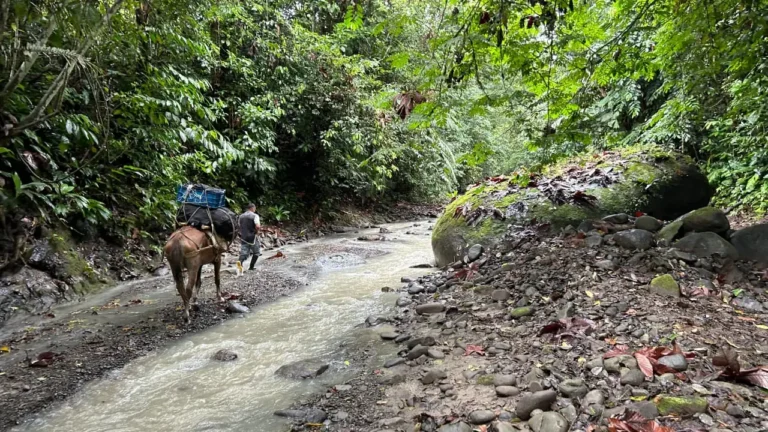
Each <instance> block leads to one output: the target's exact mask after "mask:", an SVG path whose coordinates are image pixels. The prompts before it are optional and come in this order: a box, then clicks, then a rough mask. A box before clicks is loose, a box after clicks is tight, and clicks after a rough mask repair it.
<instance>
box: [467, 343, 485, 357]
mask: <svg viewBox="0 0 768 432" xmlns="http://www.w3.org/2000/svg"><path fill="white" fill-rule="evenodd" d="M472 353H477V354H478V355H482V356H484V355H485V351H484V350H483V347H481V346H480V345H467V348H466V349H465V350H464V355H465V356H468V355H471V354H472Z"/></svg>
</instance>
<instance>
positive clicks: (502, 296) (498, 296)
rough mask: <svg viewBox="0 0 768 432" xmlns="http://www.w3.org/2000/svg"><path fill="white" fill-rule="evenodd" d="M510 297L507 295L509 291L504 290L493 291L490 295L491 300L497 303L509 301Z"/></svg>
mask: <svg viewBox="0 0 768 432" xmlns="http://www.w3.org/2000/svg"><path fill="white" fill-rule="evenodd" d="M510 297H512V295H510V294H509V291H507V290H505V289H497V290H493V292H492V293H491V299H493V300H496V301H499V302H505V301H507V300H509V299H510Z"/></svg>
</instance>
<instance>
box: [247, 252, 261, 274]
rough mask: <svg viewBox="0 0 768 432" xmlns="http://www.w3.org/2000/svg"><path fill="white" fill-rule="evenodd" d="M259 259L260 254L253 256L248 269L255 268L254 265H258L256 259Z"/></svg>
mask: <svg viewBox="0 0 768 432" xmlns="http://www.w3.org/2000/svg"><path fill="white" fill-rule="evenodd" d="M258 259H259V256H258V255H254V256H253V258H251V265H250V266H249V267H248V271H251V270H253V267H254V266H255V265H256V261H257V260H258Z"/></svg>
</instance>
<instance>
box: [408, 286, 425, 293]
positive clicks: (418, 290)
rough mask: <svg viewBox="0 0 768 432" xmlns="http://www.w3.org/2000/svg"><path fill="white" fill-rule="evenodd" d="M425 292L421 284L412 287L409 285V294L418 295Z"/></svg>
mask: <svg viewBox="0 0 768 432" xmlns="http://www.w3.org/2000/svg"><path fill="white" fill-rule="evenodd" d="M423 292H424V287H423V286H421V285H413V286H411V287H408V294H411V295H416V294H421V293H423Z"/></svg>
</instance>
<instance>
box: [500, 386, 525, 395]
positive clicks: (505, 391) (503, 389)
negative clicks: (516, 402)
mask: <svg viewBox="0 0 768 432" xmlns="http://www.w3.org/2000/svg"><path fill="white" fill-rule="evenodd" d="M519 394H520V390H519V389H518V388H517V387H512V386H498V387H496V395H497V396H500V397H512V396H517V395H519Z"/></svg>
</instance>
